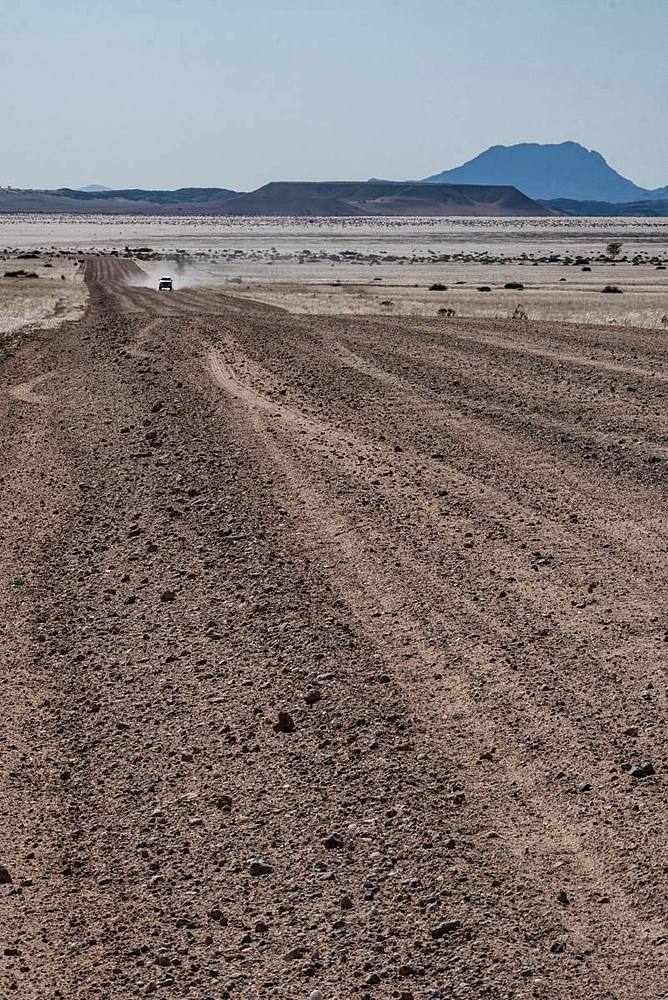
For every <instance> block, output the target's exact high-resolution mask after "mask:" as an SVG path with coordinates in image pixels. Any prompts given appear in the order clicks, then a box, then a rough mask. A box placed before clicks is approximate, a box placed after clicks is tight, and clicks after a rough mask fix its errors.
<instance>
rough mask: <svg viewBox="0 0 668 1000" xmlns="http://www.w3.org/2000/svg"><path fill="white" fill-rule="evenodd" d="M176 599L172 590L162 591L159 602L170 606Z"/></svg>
mask: <svg viewBox="0 0 668 1000" xmlns="http://www.w3.org/2000/svg"><path fill="white" fill-rule="evenodd" d="M175 598H176V591H174V590H163V592H162V593H161V595H160V600H161V601H162V603H163V604H170V603H171V602H172V601H173V600H174V599H175Z"/></svg>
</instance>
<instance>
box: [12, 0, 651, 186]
mask: <svg viewBox="0 0 668 1000" xmlns="http://www.w3.org/2000/svg"><path fill="white" fill-rule="evenodd" d="M0 95H1V103H0V109H1V110H0V123H1V131H0V135H1V137H2V152H1V154H0V184H13V185H15V186H19V187H29V186H30V187H57V186H61V185H66V184H68V185H72V186H81V185H83V184H87V183H101V184H107V185H109V186H112V187H129V186H137V187H161V188H162V187H164V188H173V187H179V186H183V185H215V186H222V187H233V188H237V189H246V190H248V189H251V188H254V187H257V186H259V185H260V184H262V183H264V182H265V181H267V180H281V179H283V180H286V179H292V180H314V179H335V180H340V179H346V178H367V177H370V176H378V177H392V178H407V177H423V176H425V175H427V174H431V173H435V172H436V171H438V170H441V169H444V168H447V167H452V166H456V165H457V164H459V163H461V162H462V161H464V160H466V159H468V158H470V157H471V156H473V155H475V154H476V153H478V152H480V151H481V150H482V149H484V148H486V147H487V146H490V145H493V144H496V143H512V142H521V141H534V140H535V141H539V142H560V141H562V140H564V139H574V140H576V141H579V142H581V143H583V144H584V145H586V146H588V147H593V148H596V149H598V150H599V151H600V152H602V153H603V155H604V156H606V158H607V159H608V160H609V161H610V162H611V163H612V165H613V166H614V167H616V168H617V169H618V170H620V171H621V172H622V173H623V174H625V175H627V176H629V177H631V179H632V180H634V181H636V182H637V183H639V184H642V185H645V186H649V187H656V186H659V185H663V184H668V0H505V2H496V0H366V2H365V0H357V2H355V0H243V2H241V0H180V2H179V0H159V2H158V0H0Z"/></svg>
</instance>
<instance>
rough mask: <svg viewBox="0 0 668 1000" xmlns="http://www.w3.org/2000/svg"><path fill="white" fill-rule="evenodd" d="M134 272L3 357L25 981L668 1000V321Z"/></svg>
mask: <svg viewBox="0 0 668 1000" xmlns="http://www.w3.org/2000/svg"><path fill="white" fill-rule="evenodd" d="M132 267H133V265H131V264H126V263H121V262H117V261H113V260H110V259H108V258H100V259H96V260H92V261H91V262H90V263H89V265H88V275H87V278H88V282H89V286H90V289H91V305H90V307H89V310H88V312H87V314H86V316H85V317H84V319H83V320H82V321H80V322H78V323H75V324H74V323H73V324H65V325H63V326H62V327H60V328H59V329H58V330H57V331H43V332H42V333H41V334H38V335H37V336H36V337H35V338H34V339H33V340H32V341H30V342H29V343H26V344H24V346H23V347H22V348H21V350H20V351H19V352H18V353H17V355H16V356H15V357H14V358H13V359H10V360H8V361H5V362H4V363H3V366H2V369H1V371H0V377H1V379H2V387H3V388H2V389H1V390H0V413H1V417H0V448H1V449H2V456H3V461H2V472H1V480H0V503H1V505H2V507H1V509H2V512H3V518H2V527H1V529H0V535H1V545H0V568H1V576H0V602H1V610H0V614H1V620H2V622H3V627H4V635H2V636H0V639H1V640H2V649H3V659H4V665H3V668H2V674H1V676H0V681H1V684H2V687H1V689H0V690H1V692H2V697H1V698H0V719H1V722H2V733H3V740H2V764H3V767H2V787H1V793H0V814H1V817H2V818H1V820H0V882H3V883H4V884H0V926H1V927H2V933H3V938H4V941H3V948H4V954H3V956H2V958H1V966H2V973H1V976H0V995H1V996H3V997H4V996H13V995H16V996H20V997H22V998H26V1000H30V998H33V997H34V998H37V997H39V998H42V1000H43V998H47V997H48V998H51V997H62V998H66V1000H70V998H74V997H76V998H89V997H91V998H92V997H100V998H102V997H104V998H117V997H119V998H120V997H127V996H134V995H144V994H146V993H152V992H157V995H158V996H164V997H168V998H181V997H188V998H191V997H192V998H209V997H211V998H213V997H216V998H220V997H227V996H230V997H239V998H256V997H257V998H264V997H275V998H284V1000H295V998H300V997H303V998H308V997H310V996H312V997H313V1000H318V998H319V997H322V998H323V1000H340V998H341V1000H343V998H349V997H361V998H363V997H368V998H373V1000H376V998H403V1000H409V998H415V1000H423V998H424V1000H426V998H432V1000H438V998H461V1000H464V998H465V1000H473V998H478V997H492V998H499V1000H501V998H503V1000H511V998H513V1000H515V998H523V997H531V998H541V1000H542V998H547V1000H557V998H558V1000H562V998H564V1000H565V998H568V1000H603V998H606V1000H632V998H633V1000H641V998H642V1000H649V998H656V997H666V996H668V921H667V911H668V898H667V893H666V890H667V888H668V875H667V873H668V850H667V845H668V827H667V824H666V787H667V775H668V732H667V727H666V658H667V656H668V645H667V643H668V615H667V609H666V602H667V599H668V586H667V584H666V551H667V550H668V529H667V528H666V520H665V515H664V509H665V501H666V484H667V482H668V478H667V473H666V469H667V468H668V465H667V462H668V412H667V410H666V394H667V391H668V357H667V356H666V352H665V338H662V336H661V335H660V334H652V333H648V332H647V331H643V332H640V331H633V330H628V331H625V330H619V329H613V328H606V329H604V328H585V329H581V328H577V327H574V326H561V327H558V326H550V325H547V324H544V325H536V324H526V323H518V324H512V323H510V322H498V323H493V322H489V321H485V322H481V321H477V322H473V321H468V322H467V321H463V320H446V321H436V320H434V321H431V320H401V321H400V320H397V321H393V320H390V319H388V318H385V317H383V318H377V319H369V318H366V319H364V320H361V319H357V320H355V319H351V318H350V317H347V318H345V319H343V318H341V319H338V318H336V317H331V316H327V317H313V316H301V317H297V316H290V315H288V314H286V313H283V312H281V311H279V310H276V309H272V308H271V307H268V306H263V305H259V304H254V303H252V302H248V301H245V300H244V301H242V300H235V299H234V298H230V297H226V296H224V295H222V294H220V295H217V294H214V293H206V292H196V291H183V292H175V293H173V294H171V295H167V294H164V295H162V296H160V295H159V294H158V293H157V292H153V291H148V290H144V289H140V288H133V287H130V286H128V285H127V284H126V282H127V280H131V278H132ZM317 991H320V992H317Z"/></svg>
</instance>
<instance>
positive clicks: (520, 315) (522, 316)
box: [510, 305, 529, 322]
mask: <svg viewBox="0 0 668 1000" xmlns="http://www.w3.org/2000/svg"><path fill="white" fill-rule="evenodd" d="M510 318H511V319H514V320H518V321H519V322H524V321H525V320H527V319H528V318H529V314H528V313H527V311H526V309H525V308H524V306H521V305H516V306H515V311H514V312H513V314H512V316H511V317H510Z"/></svg>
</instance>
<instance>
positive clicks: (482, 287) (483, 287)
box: [478, 285, 492, 292]
mask: <svg viewBox="0 0 668 1000" xmlns="http://www.w3.org/2000/svg"><path fill="white" fill-rule="evenodd" d="M491 290H492V289H491V288H490V287H489V285H478V291H479V292H491Z"/></svg>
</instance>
